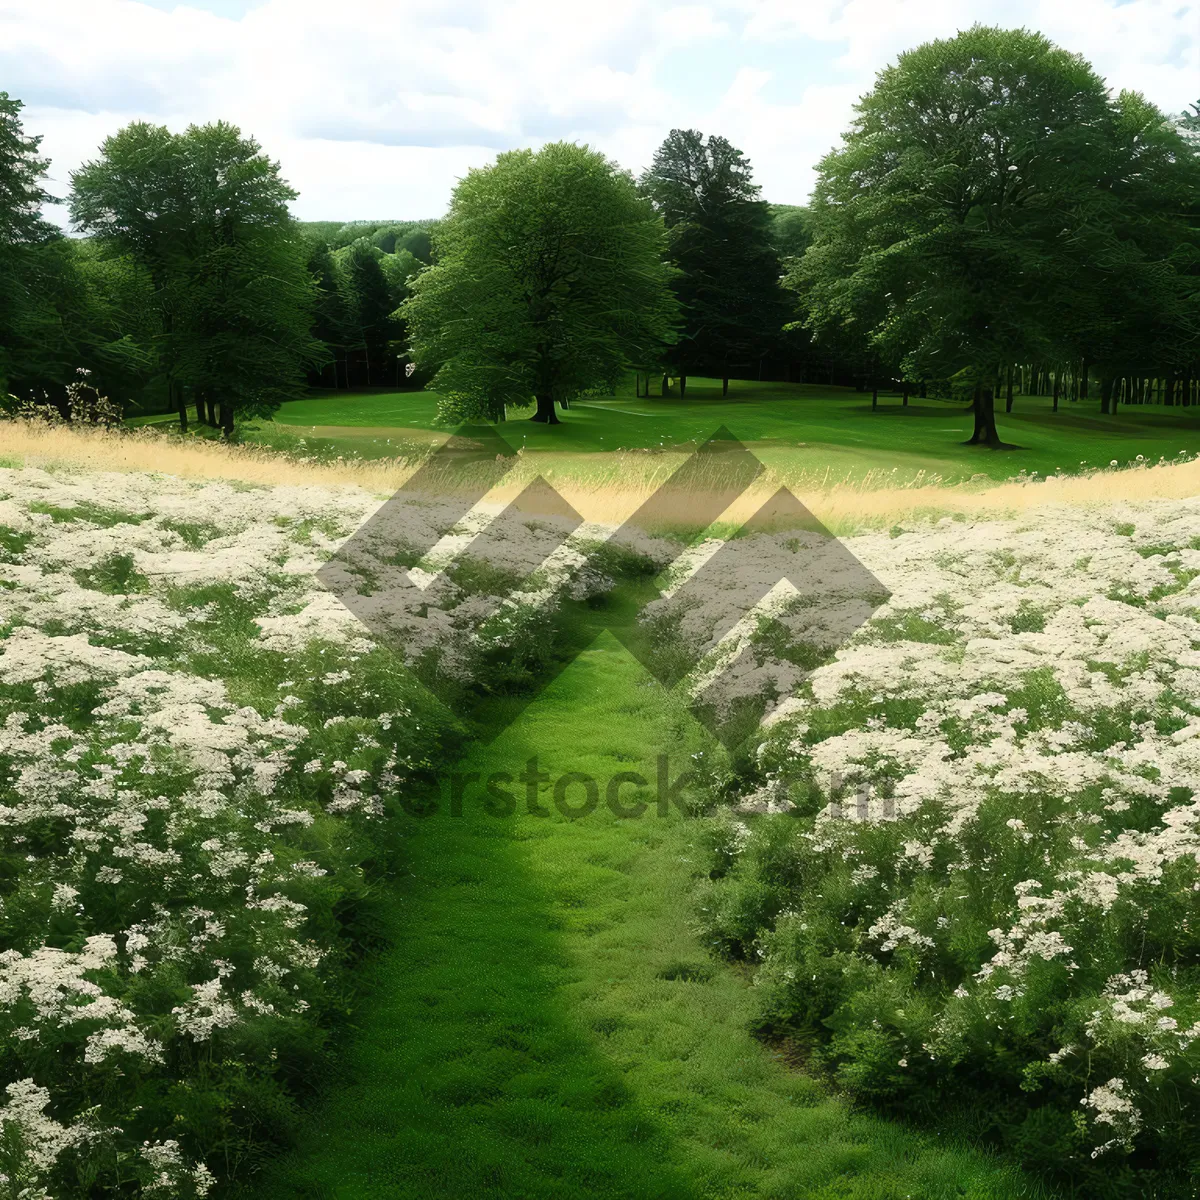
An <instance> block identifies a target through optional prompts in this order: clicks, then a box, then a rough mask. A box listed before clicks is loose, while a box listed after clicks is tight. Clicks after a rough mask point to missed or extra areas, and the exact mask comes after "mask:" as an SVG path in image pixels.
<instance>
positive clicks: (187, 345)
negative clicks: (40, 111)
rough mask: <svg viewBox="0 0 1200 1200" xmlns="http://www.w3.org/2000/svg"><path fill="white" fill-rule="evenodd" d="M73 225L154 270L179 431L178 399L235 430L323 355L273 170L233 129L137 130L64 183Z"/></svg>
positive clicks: (284, 192) (280, 183) (282, 190)
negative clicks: (237, 418) (239, 416)
mask: <svg viewBox="0 0 1200 1200" xmlns="http://www.w3.org/2000/svg"><path fill="white" fill-rule="evenodd" d="M71 183H72V192H71V216H72V219H73V220H74V221H75V223H76V225H77V226H78V227H79V228H80V229H82V230H84V231H85V232H88V233H91V234H92V235H94V236H95V237H96V238H97V240H98V241H99V243H100V244H101V245H102V246H105V247H107V248H108V249H109V250H110V251H111V252H112V253H113V254H117V255H127V256H128V257H129V258H130V259H132V260H133V261H134V262H135V263H137V264H138V265H139V266H141V267H143V268H144V269H145V270H146V272H147V273H148V274H149V276H150V278H151V280H152V282H153V286H154V294H155V298H156V301H157V303H158V306H159V308H160V312H161V317H162V325H163V331H164V332H163V337H162V339H161V342H160V352H161V359H162V369H163V373H164V374H165V376H166V378H167V381H168V387H169V388H170V390H171V392H172V394H173V395H174V396H175V399H176V403H177V405H178V408H179V412H180V420H181V422H182V423H183V424H184V425H185V426H186V423H187V417H186V397H187V394H189V393H190V394H191V395H192V396H193V397H194V398H195V400H196V402H197V406H198V411H199V412H207V414H208V416H209V419H213V417H214V412H213V408H212V406H213V405H216V406H217V407H218V408H219V411H220V423H221V425H222V427H223V428H224V429H225V430H226V431H227V432H231V431H232V428H233V419H234V414H235V413H237V412H241V413H245V414H247V415H259V414H263V413H266V412H269V411H271V409H273V408H274V407H276V406H277V405H278V403H279V401H280V400H281V399H282V398H284V397H285V396H287V395H290V394H294V392H295V389H296V388H297V387H298V386H299V385H300V384H301V383H302V382H303V378H304V372H305V369H306V368H307V366H308V365H309V364H310V363H311V362H313V361H316V360H318V359H319V358H320V355H321V349H320V346H319V345H318V343H316V342H315V341H314V340H313V338H312V337H311V335H310V326H311V323H312V306H313V302H314V298H315V287H314V284H313V281H312V277H311V276H310V275H309V274H308V272H307V270H306V261H305V260H306V257H307V254H306V247H305V245H304V243H303V241H302V239H301V238H300V236H299V231H298V229H297V227H296V225H295V223H294V222H293V220H292V217H291V215H290V213H289V210H288V203H289V201H290V200H292V199H294V197H295V195H296V193H295V192H294V191H293V190H292V189H291V188H290V187H289V186H288V184H287V183H286V182H285V181H284V180H283V179H282V178H281V176H280V174H279V164H278V163H276V162H273V161H272V160H271V159H270V158H268V157H267V156H266V155H265V154H264V153H263V152H262V149H261V148H260V146H259V145H258V143H257V142H256V141H254V139H253V138H246V137H243V136H242V134H241V132H240V131H239V130H238V129H237V128H236V127H235V126H233V125H229V124H227V123H225V122H216V123H215V124H211V125H193V126H190V127H189V128H188V129H187V130H186V131H184V132H183V133H181V134H174V133H172V132H171V131H170V130H168V129H166V128H165V127H163V126H156V125H149V124H146V123H144V122H134V123H133V124H131V125H129V126H127V127H126V128H125V129H123V130H121V131H120V132H119V133H117V134H115V135H113V136H112V137H110V138H108V139H106V140H105V142H104V143H103V145H102V146H101V150H100V157H99V158H98V159H96V160H95V161H93V162H89V163H85V164H84V165H83V166H82V167H81V168H80V169H79V170H78V171H75V172H73V173H72V176H71Z"/></svg>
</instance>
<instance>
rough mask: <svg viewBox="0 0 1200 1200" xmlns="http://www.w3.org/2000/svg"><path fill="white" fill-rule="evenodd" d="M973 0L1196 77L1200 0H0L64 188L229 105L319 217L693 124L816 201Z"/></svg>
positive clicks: (1151, 72)
mask: <svg viewBox="0 0 1200 1200" xmlns="http://www.w3.org/2000/svg"><path fill="white" fill-rule="evenodd" d="M196 2H197V3H198V4H203V3H204V2H205V0H196ZM976 20H981V21H985V22H993V23H1002V24H1005V25H1009V26H1014V25H1021V24H1024V25H1026V26H1029V27H1031V28H1039V29H1041V30H1043V31H1044V32H1045V33H1046V34H1047V35H1048V36H1050V37H1051V38H1053V39H1054V40H1056V41H1058V42H1059V43H1060V44H1062V45H1063V46H1066V47H1067V48H1069V49H1072V50H1078V51H1080V52H1082V53H1083V54H1084V55H1085V56H1086V57H1088V58H1089V59H1090V60H1091V61H1092V62H1093V63H1094V64H1095V66H1096V67H1097V69H1098V70H1099V71H1100V72H1101V74H1103V75H1105V76H1106V77H1107V78H1108V79H1109V81H1110V82H1111V83H1112V84H1113V85H1114V86H1117V87H1136V88H1139V89H1140V90H1142V91H1144V92H1146V94H1147V95H1148V96H1149V97H1150V99H1152V100H1154V101H1155V102H1157V103H1159V104H1160V105H1162V106H1164V107H1166V108H1168V109H1170V110H1172V111H1177V110H1179V109H1180V108H1182V107H1183V106H1184V105H1185V104H1186V103H1187V102H1189V101H1190V100H1192V99H1195V98H1197V94H1200V38H1198V37H1197V26H1198V10H1197V8H1196V6H1195V4H1194V3H1191V2H1189V3H1184V4H1183V5H1180V4H1179V3H1178V0H1175V2H1171V0H1131V2H1129V3H1123V4H1118V3H1116V2H1115V0H1068V2H1064V0H1056V2H1055V3H1050V2H1049V0H954V2H951V0H712V2H711V3H708V4H671V3H666V2H663V0H604V2H603V3H600V4H587V3H579V2H574V3H573V2H571V0H567V2H565V3H564V2H563V0H404V2H403V3H395V2H394V0H338V3H335V4H330V3H329V0H265V2H264V3H261V4H259V5H257V7H254V8H252V9H251V10H250V11H248V12H247V13H245V15H243V16H242V17H241V18H240V19H233V18H230V17H228V16H221V15H215V14H213V13H210V12H204V11H200V10H199V9H198V8H188V7H177V8H175V9H173V10H167V9H166V8H165V7H162V8H156V7H151V6H150V5H148V4H144V3H137V2H135V0H0V80H3V86H4V87H5V88H6V89H7V90H8V91H9V92H10V93H12V94H13V95H15V96H18V97H19V98H21V99H24V100H25V101H26V102H27V104H28V109H27V112H26V125H27V128H28V129H29V130H30V132H34V133H43V134H44V135H45V142H44V146H43V148H44V150H45V152H46V153H47V154H48V155H50V156H51V157H52V159H53V160H54V166H53V175H54V178H55V190H56V191H64V192H65V190H66V184H67V178H68V173H69V170H70V169H71V168H73V167H75V166H77V165H78V164H79V163H80V162H81V161H83V160H85V159H86V158H88V157H90V156H92V155H94V153H95V150H96V147H97V146H98V144H99V142H100V141H101V140H102V138H103V137H104V136H106V135H107V134H109V133H112V132H115V131H116V130H117V129H118V128H120V127H121V126H122V125H123V124H125V123H126V122H127V121H129V120H131V119H134V118H135V117H141V118H143V119H149V120H157V121H162V122H164V123H166V124H168V125H170V126H172V127H173V128H179V127H182V126H183V125H186V124H187V123H188V122H190V121H208V120H213V119H216V118H218V117H221V118H225V119H227V120H231V121H234V122H235V123H237V124H238V125H240V126H241V127H242V128H243V129H244V130H246V131H247V132H249V133H252V134H254V136H256V137H257V138H258V139H259V141H260V142H261V143H262V144H263V145H264V147H265V148H266V149H267V150H268V152H269V153H271V154H272V156H274V157H276V158H278V159H280V161H281V162H282V164H283V169H284V174H285V175H286V176H287V178H288V179H289V180H290V181H291V182H292V183H293V185H294V186H296V187H297V188H298V189H299V190H300V192H301V199H300V201H299V202H298V203H297V212H298V213H299V214H300V215H301V216H305V217H322V218H345V219H349V218H353V217H385V216H397V217H402V216H419V215H427V214H431V213H437V212H440V211H442V210H443V209H444V208H445V204H446V201H447V199H448V197H449V192H450V189H451V188H452V186H453V183H454V181H455V179H456V178H458V177H460V176H461V175H463V174H464V173H465V172H466V170H467V169H468V168H469V167H471V166H475V165H482V164H484V163H486V162H488V161H490V160H491V159H492V158H493V157H494V155H495V154H496V152H497V151H498V150H501V149H504V148H508V147H513V146H521V145H539V144H541V143H542V142H544V141H547V140H552V139H555V138H560V137H568V138H574V139H577V140H580V141H586V142H588V143H589V144H591V145H593V146H596V147H598V148H599V149H602V150H604V151H605V152H606V153H608V154H610V155H611V156H612V157H614V158H616V159H617V160H618V161H620V162H622V163H623V164H624V165H626V166H628V167H630V168H632V169H634V170H640V169H641V168H642V167H644V166H645V165H646V164H647V163H648V162H649V159H650V156H651V155H652V153H653V150H654V148H655V146H656V145H657V144H658V143H659V142H660V141H661V140H662V138H663V136H664V135H665V134H666V133H667V131H668V130H669V129H670V128H671V127H672V126H680V125H682V126H688V127H693V128H699V129H702V130H704V131H706V132H719V133H722V134H724V135H725V136H727V137H729V138H730V139H731V140H732V141H733V142H734V143H735V144H737V145H739V146H740V147H741V148H742V149H743V150H745V151H746V153H747V155H748V156H749V157H750V159H751V161H752V162H753V163H754V165H755V168H756V171H757V175H758V178H759V180H760V182H761V183H762V184H763V187H764V192H765V194H766V195H767V196H768V198H771V199H776V200H779V201H786V202H802V201H803V199H804V198H805V196H806V195H807V192H808V190H809V188H810V187H811V184H812V169H813V166H814V165H815V163H816V161H817V159H818V158H819V157H820V156H821V155H822V154H823V153H824V152H825V151H826V150H828V149H829V148H830V147H831V146H832V145H834V144H835V142H836V141H837V138H838V136H839V134H840V133H841V132H842V130H844V129H845V127H846V125H847V123H848V121H849V118H850V113H851V106H852V104H853V102H854V100H855V99H856V98H857V97H858V96H859V95H861V94H862V93H863V92H864V91H866V90H867V89H868V88H869V87H870V85H871V81H872V79H873V77H874V74H875V72H876V71H878V70H879V69H880V68H881V67H883V66H885V65H886V64H887V63H888V62H889V61H891V60H893V59H894V58H895V56H896V54H897V53H899V52H900V51H901V50H903V49H905V48H907V47H909V46H912V45H914V44H916V43H917V42H919V41H922V40H924V39H926V38H929V37H935V36H947V35H952V34H953V33H954V32H955V31H956V30H957V29H959V28H961V27H963V26H965V25H969V24H971V23H972V22H974V21H976ZM691 63H694V64H695V66H694V69H692V68H691V67H690V66H689V64H691ZM681 64H683V65H682V66H681ZM681 72H682V75H681ZM689 72H690V73H689Z"/></svg>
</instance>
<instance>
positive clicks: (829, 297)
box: [788, 26, 1197, 444]
mask: <svg viewBox="0 0 1200 1200" xmlns="http://www.w3.org/2000/svg"><path fill="white" fill-rule="evenodd" d="M1196 184H1197V175H1196V155H1195V153H1194V151H1189V150H1188V148H1187V146H1186V143H1185V140H1184V139H1183V137H1182V136H1181V135H1180V133H1179V132H1178V131H1177V130H1176V129H1175V128H1173V127H1172V126H1171V125H1170V124H1169V123H1168V122H1167V121H1165V120H1164V119H1163V117H1162V115H1161V114H1159V113H1158V112H1157V110H1154V109H1153V107H1152V106H1150V105H1148V104H1147V103H1146V102H1145V101H1144V100H1143V99H1142V98H1141V97H1140V96H1133V95H1129V94H1125V95H1123V96H1122V97H1121V98H1120V99H1119V100H1118V101H1116V102H1114V101H1112V100H1111V99H1110V97H1109V95H1108V92H1107V89H1106V87H1105V85H1104V82H1103V80H1101V79H1100V78H1099V76H1097V75H1096V73H1095V72H1094V71H1093V70H1092V69H1091V67H1090V66H1088V65H1087V63H1085V62H1084V61H1083V59H1082V58H1080V57H1079V56H1078V55H1073V54H1069V53H1068V52H1066V51H1065V50H1061V49H1059V48H1058V47H1056V46H1054V45H1052V44H1051V43H1050V42H1049V41H1047V40H1046V39H1045V38H1044V37H1042V36H1041V35H1040V34H1036V33H1030V32H1028V31H1026V30H1001V29H995V28H987V27H983V26H975V27H973V28H972V29H970V30H968V31H966V32H964V33H960V34H959V35H957V36H956V37H954V38H949V39H945V40H938V41H933V42H929V43H926V44H925V45H923V46H920V47H918V48H917V49H915V50H912V51H909V52H908V53H906V54H902V55H901V56H900V58H899V60H898V62H897V63H896V64H895V65H894V66H891V67H888V68H887V69H886V70H884V71H883V72H881V73H880V75H879V77H878V79H877V81H876V86H875V88H874V90H873V91H871V92H870V93H868V95H866V96H865V97H864V98H863V99H862V100H861V101H860V102H859V104H858V105H857V116H856V119H855V122H854V125H853V126H852V127H851V129H850V131H849V132H848V133H847V135H846V137H845V140H844V144H843V145H842V147H841V148H839V149H837V150H835V151H833V152H832V153H831V154H829V155H828V156H827V157H826V158H825V159H824V160H823V161H822V163H821V165H820V169H819V179H818V184H817V188H816V192H815V194H814V198H813V204H812V208H811V210H810V215H811V224H812V229H813V233H814V241H813V244H812V246H811V247H810V248H809V249H808V251H807V252H806V254H805V255H804V258H803V259H802V260H801V261H800V262H799V263H798V264H796V265H794V266H793V268H792V270H791V272H790V274H789V280H788V282H789V284H790V285H791V286H792V287H794V288H795V289H796V290H797V291H798V292H799V293H800V294H801V296H802V297H803V305H804V310H805V314H806V318H805V319H806V320H807V322H808V324H809V325H810V327H811V328H813V329H814V330H815V331H817V333H818V335H819V336H820V337H822V338H824V339H829V340H831V342H832V344H841V345H843V346H846V347H848V348H849V349H851V350H854V349H855V348H857V352H858V353H859V354H861V355H863V356H864V358H865V359H866V360H868V361H869V362H871V363H872V364H875V366H874V369H875V370H878V367H879V366H882V367H883V368H885V369H887V370H889V371H897V372H902V373H904V374H905V375H907V376H908V377H910V378H935V379H949V378H952V377H956V376H964V375H965V376H967V377H969V379H970V382H971V383H972V384H974V385H976V386H977V387H979V388H981V389H982V391H983V392H984V394H985V395H984V403H983V404H981V405H979V406H977V413H976V433H975V436H974V438H973V440H982V441H988V442H991V443H993V444H994V443H995V442H996V441H997V440H998V439H997V437H996V433H995V423H994V418H992V417H991V415H990V405H991V401H990V396H991V388H992V385H993V382H994V380H995V379H996V377H997V372H998V370H999V366H1000V364H1004V363H1011V362H1014V361H1022V362H1029V361H1061V360H1065V359H1072V360H1074V361H1079V359H1080V358H1081V357H1086V358H1089V359H1090V360H1091V361H1092V362H1101V361H1104V360H1105V359H1112V358H1116V359H1119V360H1120V361H1121V362H1122V363H1123V364H1125V365H1126V366H1130V365H1132V363H1134V362H1137V363H1138V364H1139V365H1145V364H1147V363H1149V362H1150V361H1152V360H1153V361H1157V362H1159V363H1163V362H1169V361H1171V358H1170V357H1166V358H1164V357H1163V354H1162V350H1163V346H1164V344H1165V343H1166V342H1175V343H1181V345H1180V346H1179V347H1178V350H1177V351H1176V352H1177V353H1180V354H1182V355H1183V356H1184V357H1187V356H1188V355H1189V354H1194V343H1193V342H1191V340H1190V339H1191V337H1194V326H1195V311H1196V310H1195V291H1194V286H1192V287H1190V288H1189V286H1188V285H1187V283H1186V281H1185V279H1184V276H1185V274H1186V270H1187V266H1188V264H1189V263H1190V264H1193V266H1194V263H1195V261H1196V251H1195V247H1196V236H1197V233H1196V228H1195V221H1194V219H1191V218H1189V215H1188V213H1189V209H1188V203H1189V201H1188V197H1193V198H1194V196H1195V194H1196ZM1192 204H1193V207H1194V200H1193V201H1192ZM1189 222H1190V224H1189ZM1064 235H1065V236H1064ZM1035 281H1036V282H1035ZM1189 296H1190V300H1189ZM1188 311H1190V313H1191V322H1190V327H1191V332H1190V333H1189V321H1188V319H1187V316H1186V314H1187V312H1188ZM1131 313H1137V314H1138V316H1137V317H1136V318H1135V317H1133V316H1132V315H1131ZM1167 331H1170V332H1167ZM1156 347H1157V349H1156ZM1156 354H1157V355H1158V357H1157V358H1155V355H1156Z"/></svg>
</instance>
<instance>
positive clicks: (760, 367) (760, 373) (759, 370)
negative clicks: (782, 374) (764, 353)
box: [758, 358, 763, 383]
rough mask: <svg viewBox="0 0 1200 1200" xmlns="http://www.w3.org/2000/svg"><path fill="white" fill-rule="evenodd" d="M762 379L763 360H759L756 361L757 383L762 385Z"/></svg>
mask: <svg viewBox="0 0 1200 1200" xmlns="http://www.w3.org/2000/svg"><path fill="white" fill-rule="evenodd" d="M762 377H763V360H762V359H761V358H760V359H759V360H758V382H759V383H762Z"/></svg>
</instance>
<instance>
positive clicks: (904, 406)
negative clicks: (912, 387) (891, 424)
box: [900, 383, 908, 408]
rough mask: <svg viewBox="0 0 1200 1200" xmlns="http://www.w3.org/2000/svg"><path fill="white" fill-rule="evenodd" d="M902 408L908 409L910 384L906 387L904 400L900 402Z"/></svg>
mask: <svg viewBox="0 0 1200 1200" xmlns="http://www.w3.org/2000/svg"><path fill="white" fill-rule="evenodd" d="M900 406H901V408H907V407H908V384H907V383H906V384H905V385H904V399H903V400H901V401H900Z"/></svg>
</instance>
